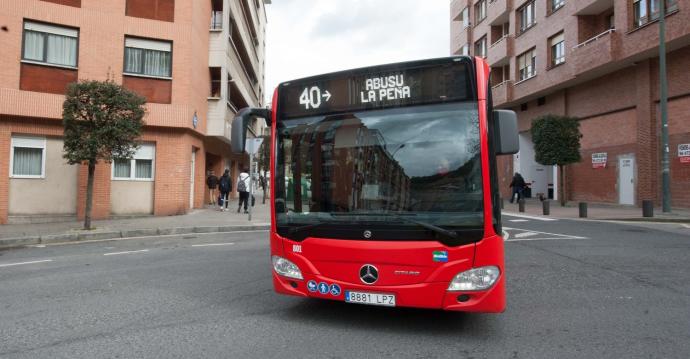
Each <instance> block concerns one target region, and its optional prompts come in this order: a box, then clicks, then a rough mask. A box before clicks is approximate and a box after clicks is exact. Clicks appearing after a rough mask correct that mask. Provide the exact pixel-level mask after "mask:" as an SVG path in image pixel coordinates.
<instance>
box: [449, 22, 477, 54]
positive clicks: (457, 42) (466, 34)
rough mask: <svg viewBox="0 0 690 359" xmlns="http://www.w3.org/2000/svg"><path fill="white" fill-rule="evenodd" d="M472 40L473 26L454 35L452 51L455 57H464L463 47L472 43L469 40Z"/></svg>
mask: <svg viewBox="0 0 690 359" xmlns="http://www.w3.org/2000/svg"><path fill="white" fill-rule="evenodd" d="M471 38H472V26H468V27H464V28H461V29H460V30H459V33H458V34H453V36H452V38H451V41H452V44H451V51H452V53H453V55H462V45H464V44H468V43H470V41H469V40H470V39H471ZM470 46H471V45H470Z"/></svg>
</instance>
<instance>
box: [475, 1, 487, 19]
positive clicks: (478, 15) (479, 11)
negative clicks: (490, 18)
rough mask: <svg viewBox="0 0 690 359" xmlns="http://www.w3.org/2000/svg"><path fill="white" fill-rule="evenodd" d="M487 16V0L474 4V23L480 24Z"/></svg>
mask: <svg viewBox="0 0 690 359" xmlns="http://www.w3.org/2000/svg"><path fill="white" fill-rule="evenodd" d="M485 17H486V0H480V1H479V2H478V3H476V4H474V24H475V25H476V24H478V23H479V22H480V21H482V20H484V18H485Z"/></svg>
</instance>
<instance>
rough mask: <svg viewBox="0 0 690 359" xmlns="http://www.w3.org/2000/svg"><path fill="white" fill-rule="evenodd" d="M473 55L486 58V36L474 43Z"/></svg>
mask: <svg viewBox="0 0 690 359" xmlns="http://www.w3.org/2000/svg"><path fill="white" fill-rule="evenodd" d="M474 55H475V56H480V57H484V58H485V57H486V35H484V36H482V38H481V39H479V40H478V41H477V42H475V43H474Z"/></svg>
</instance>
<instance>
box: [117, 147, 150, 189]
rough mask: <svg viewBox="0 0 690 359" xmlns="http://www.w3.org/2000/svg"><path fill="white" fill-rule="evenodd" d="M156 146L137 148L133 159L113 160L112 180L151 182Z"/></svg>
mask: <svg viewBox="0 0 690 359" xmlns="http://www.w3.org/2000/svg"><path fill="white" fill-rule="evenodd" d="M155 157H156V146H155V145H152V144H143V145H141V146H139V148H138V149H137V151H136V153H135V154H134V157H133V158H132V159H131V160H130V159H121V158H116V159H114V160H113V179H114V180H131V181H153V178H154V177H153V176H154V163H155Z"/></svg>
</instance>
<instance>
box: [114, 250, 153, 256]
mask: <svg viewBox="0 0 690 359" xmlns="http://www.w3.org/2000/svg"><path fill="white" fill-rule="evenodd" d="M148 251H149V250H148V249H141V250H138V251H124V252H110V253H103V255H104V256H115V255H118V254H130V253H144V252H148Z"/></svg>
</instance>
